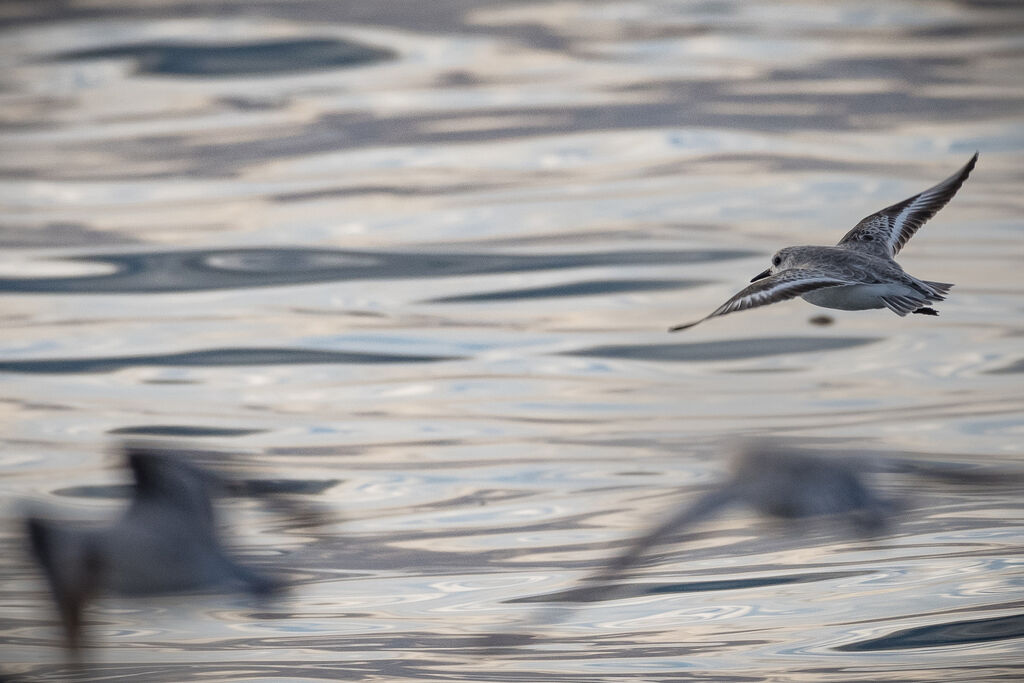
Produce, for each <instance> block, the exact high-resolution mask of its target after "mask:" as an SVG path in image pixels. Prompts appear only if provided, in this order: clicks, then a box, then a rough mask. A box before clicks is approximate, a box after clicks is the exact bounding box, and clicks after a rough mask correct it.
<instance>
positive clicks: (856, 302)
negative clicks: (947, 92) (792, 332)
mask: <svg viewBox="0 0 1024 683" xmlns="http://www.w3.org/2000/svg"><path fill="white" fill-rule="evenodd" d="M977 160H978V153H977V152H975V153H974V156H972V157H971V159H970V161H968V162H967V164H966V165H964V167H963V168H961V169H960V170H959V171H957V172H956V173H954V174H953V175H952V176H950V177H949V178H947V179H945V180H943V181H942V182H941V183H939V184H938V185H936V186H934V187H932V188H929V189H927V190H925V191H924V192H921V193H920V194H916V195H914V196H913V197H910V198H909V199H904V200H903V201H902V202H899V203H898V204H893V205H892V206H889V207H886V208H884V209H882V210H881V211H878V212H876V213H873V214H871V215H870V216H868V217H866V218H864V219H863V220H862V221H860V222H859V223H857V225H855V226H854V227H853V229H852V230H850V231H849V232H848V233H846V235H844V236H843V239H841V240H839V243H838V244H837V245H836V246H834V247H817V246H801V247H786V248H784V249H780V250H779V251H777V252H776V253H775V255H774V256H773V257H772V264H771V266H770V267H769V268H767V269H766V270H765V271H764V272H762V273H759V274H758V275H756V276H755V277H754V278H753V279H752V280H751V281H750V282H751V284H750V285H747V286H746V287H745V288H743V289H742V290H741V291H740V292H739V293H737V294H736V295H735V296H733V297H732V298H731V299H729V300H728V301H726V302H725V303H724V304H722V305H721V306H719V307H718V308H716V309H715V310H714V311H713V312H712V313H711V314H710V315H707V316H705V317H703V318H701V319H700V320H697V321H695V322H691V323H685V324H682V325H676V326H675V327H671V328H669V332H677V331H679V330H685V329H688V328H690V327H693V326H694V325H697V324H698V323H702V322H704V321H705V320H707V319H709V318H714V317H717V316H720V315H725V314H727V313H733V312H735V311H745V310H747V309H748V308H756V307H758V306H766V305H768V304H774V303H776V302H779V301H785V300H787V299H792V298H793V297H797V296H799V297H802V298H803V299H804V301H808V302H810V303H812V304H814V305H816V306H822V307H824V308H836V309H839V310H843V311H862V310H866V309H870V308H888V309H889V310H890V311H892V312H893V313H895V314H896V315H898V316H901V317H902V316H905V315H907V314H908V313H920V314H923V315H938V311H936V310H935V309H934V308H931V304H933V303H935V302H937V301H943V300H945V298H946V297H945V295H946V294H948V293H949V290H950V288H951V287H952V286H953V285H952V284H950V283H946V282H931V281H928V280H919V279H917V278H916V277H914V276H912V275H910V274H908V273H906V272H905V271H904V270H903V268H901V267H900V265H899V264H898V263H896V261H895V260H894V258H895V256H896V254H898V253H899V251H900V249H902V248H903V246H904V245H906V243H907V242H908V241H909V240H910V238H911V237H913V236H914V233H915V232H917V230H918V228H920V227H921V226H922V225H924V223H925V221H927V220H928V219H929V218H931V217H932V216H934V215H935V214H936V213H938V212H939V210H940V209H941V208H942V207H944V206H945V205H946V204H947V203H948V202H949V200H950V199H952V198H953V195H955V194H956V193H957V190H959V189H960V186H961V185H963V183H964V181H965V180H967V176H968V175H970V173H971V171H972V170H973V169H974V164H975V163H976V162H977Z"/></svg>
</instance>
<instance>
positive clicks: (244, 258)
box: [0, 248, 758, 294]
mask: <svg viewBox="0 0 1024 683" xmlns="http://www.w3.org/2000/svg"><path fill="white" fill-rule="evenodd" d="M756 255H758V252H754V251H746V250H739V249H707V250H691V251H682V250H668V249H664V250H646V251H645V250H621V251H604V252H570V253H549V254H502V253H487V252H454V253H451V252H449V253H442V252H383V251H354V250H343V249H301V248H262V249H261V248H255V249H220V250H209V251H167V252H156V253H131V254H96V255H90V256H79V257H73V258H70V259H67V260H69V261H72V262H74V261H78V262H83V263H99V264H105V265H108V266H110V267H112V268H113V269H114V272H112V273H103V274H90V275H82V276H80V277H52V278H0V292H17V293H22V294H27V293H61V294H116V293H124V294H138V293H153V292H195V291H204V290H214V289H241V288H250V287H271V286H278V285H294V284H310V283H320V282H342V281H349V280H391V279H401V280H406V279H419V278H439V277H453V276H460V275H490V274H495V273H517V272H528V271H539V270H562V269H571V268H587V267H595V266H637V265H686V264H691V263H708V262H714V261H725V260H729V259H740V258H748V257H751V256H756Z"/></svg>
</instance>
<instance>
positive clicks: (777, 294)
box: [668, 268, 857, 332]
mask: <svg viewBox="0 0 1024 683" xmlns="http://www.w3.org/2000/svg"><path fill="white" fill-rule="evenodd" d="M855 284H857V282H856V281H855V280H851V279H847V278H841V277H836V276H835V275H829V274H828V273H825V272H823V271H820V270H814V269H810V268H790V269H788V270H783V271H780V272H778V273H775V274H774V275H769V276H768V277H766V278H763V279H760V280H757V281H756V282H754V283H753V284H750V285H747V286H746V287H744V288H743V289H742V290H740V292H739V293H738V294H736V295H735V296H733V297H732V298H731V299H729V300H728V301H726V302H725V303H724V304H722V305H721V306H719V307H718V308H716V309H715V310H714V312H713V313H711V314H710V315H708V316H705V317H703V318H701V319H700V320H697V321H696V322H692V323H686V324H684V325H676V326H675V327H670V328H669V329H668V331H669V332H678V331H679V330H685V329H687V328H690V327H693V326H694V325H696V324H698V323H702V322H704V321H705V320H707V319H708V318H714V317H715V316H719V315H725V314H726V313H733V312H734V311H745V310H746V309H748V308H757V307H758V306H767V305H768V304H774V303H776V302H778V301H785V300H786V299H792V298H793V297H795V296H800V295H801V294H806V293H807V292H812V291H814V290H816V289H824V288H825V287H840V286H842V285H855Z"/></svg>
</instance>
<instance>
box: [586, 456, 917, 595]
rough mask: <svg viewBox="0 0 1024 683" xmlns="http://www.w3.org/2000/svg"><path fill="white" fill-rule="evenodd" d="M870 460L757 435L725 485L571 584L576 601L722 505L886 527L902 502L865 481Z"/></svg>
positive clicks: (863, 527)
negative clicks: (577, 584)
mask: <svg viewBox="0 0 1024 683" xmlns="http://www.w3.org/2000/svg"><path fill="white" fill-rule="evenodd" d="M864 465H865V462H864V461H862V460H859V459H856V458H841V457H837V456H828V455H823V454H822V453H820V452H815V451H812V450H808V449H797V448H789V447H784V446H782V445H781V444H777V443H768V442H758V443H749V444H747V445H746V446H744V447H743V448H742V449H741V451H740V453H739V455H738V457H737V458H736V459H735V463H734V468H733V474H732V476H731V477H730V478H729V479H728V480H726V481H725V482H724V483H723V484H722V485H720V486H718V487H717V488H715V489H713V490H711V491H709V492H707V493H705V494H703V495H701V496H700V497H699V498H697V500H695V501H693V502H691V503H687V504H686V505H683V506H681V507H679V508H678V509H677V510H676V511H675V512H673V513H672V514H670V515H669V517H668V518H667V519H665V520H664V521H663V522H661V523H660V524H657V525H655V526H654V527H653V528H652V529H651V530H649V531H647V532H646V533H644V534H643V535H642V536H640V537H639V538H637V539H636V540H635V541H633V542H632V543H630V544H629V546H628V547H627V548H626V550H625V551H623V552H622V553H620V554H618V555H616V556H615V557H613V558H612V559H611V560H609V561H608V562H606V563H605V564H604V565H603V566H602V567H600V568H599V569H598V570H597V571H596V572H594V573H593V574H591V575H590V576H589V577H588V578H587V579H585V580H584V583H585V585H584V586H583V587H581V588H579V589H575V590H572V591H569V594H568V596H567V597H569V596H571V598H570V599H571V601H573V602H585V601H590V600H594V599H597V598H599V597H600V594H601V593H602V592H606V591H608V590H609V586H610V585H611V583H612V582H613V581H616V580H618V579H621V578H623V576H624V575H625V574H626V573H628V572H629V570H630V569H632V568H634V567H635V566H637V565H638V564H640V563H641V562H642V561H643V560H644V558H645V556H646V553H647V552H648V551H649V550H650V549H651V548H653V547H654V546H656V545H659V544H661V543H663V542H665V541H666V540H668V539H669V538H670V537H671V536H672V535H673V534H676V533H678V532H680V531H682V530H683V529H685V528H687V527H689V526H690V525H693V524H696V523H698V522H701V521H704V520H706V519H708V518H710V517H712V516H714V515H715V514H717V513H718V512H720V511H722V510H723V509H725V508H728V507H731V506H745V507H748V508H751V509H753V510H754V511H756V512H758V513H761V514H763V515H766V516H768V517H774V518H779V519H784V520H796V519H805V518H812V517H825V516H829V517H833V518H836V520H837V521H841V522H843V523H846V524H848V525H850V526H851V527H852V528H853V529H854V530H855V531H857V532H858V533H861V534H876V533H878V532H880V531H883V530H884V529H885V528H886V526H887V524H889V521H890V518H891V517H892V516H893V514H894V513H895V512H897V511H898V510H899V507H900V506H899V505H898V504H897V503H896V502H895V501H892V500H888V499H886V498H883V497H881V496H880V495H879V494H878V493H877V492H876V491H875V490H874V489H873V488H871V487H870V486H869V485H868V483H867V482H866V480H865V476H864V470H865V467H864Z"/></svg>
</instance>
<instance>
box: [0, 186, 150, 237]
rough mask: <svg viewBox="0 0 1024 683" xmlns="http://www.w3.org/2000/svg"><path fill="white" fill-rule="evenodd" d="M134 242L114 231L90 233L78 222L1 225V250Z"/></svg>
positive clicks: (94, 231)
mask: <svg viewBox="0 0 1024 683" xmlns="http://www.w3.org/2000/svg"><path fill="white" fill-rule="evenodd" d="M22 179H24V177H22ZM136 241H137V240H134V239H132V238H131V237H126V236H124V235H121V234H118V233H115V232H108V231H106V230H93V229H92V228H89V227H88V226H85V225H79V224H77V223H50V224H48V225H42V226H32V227H11V226H5V225H0V247H6V248H39V247H46V248H53V247H95V246H96V245H99V244H132V243H134V242H136Z"/></svg>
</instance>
